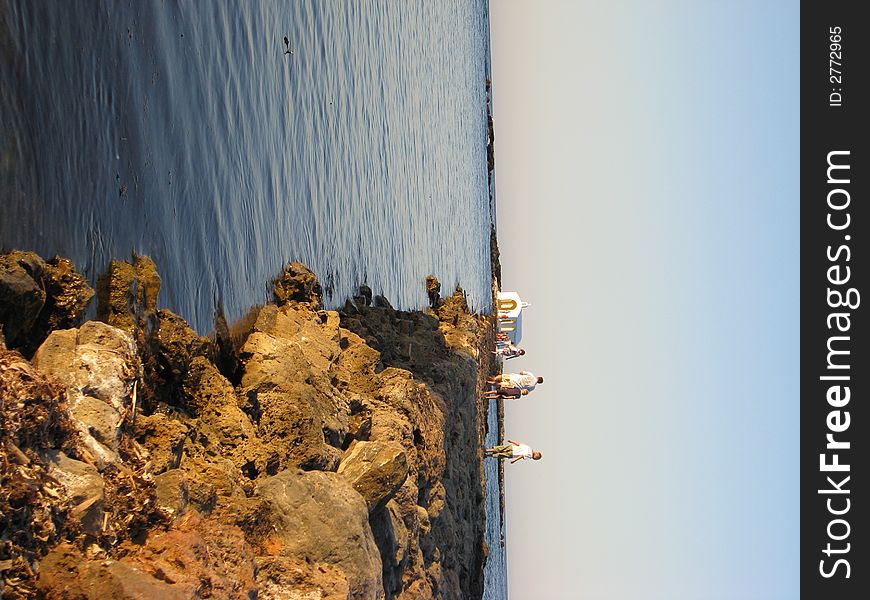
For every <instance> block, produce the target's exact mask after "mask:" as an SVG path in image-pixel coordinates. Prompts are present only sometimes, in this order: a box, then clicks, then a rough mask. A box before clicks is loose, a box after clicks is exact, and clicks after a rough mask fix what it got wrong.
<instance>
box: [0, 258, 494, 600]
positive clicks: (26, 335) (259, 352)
mask: <svg viewBox="0 0 870 600" xmlns="http://www.w3.org/2000/svg"><path fill="white" fill-rule="evenodd" d="M426 285H427V291H428V292H429V297H430V302H431V307H430V308H429V309H427V310H425V311H397V310H394V309H393V308H392V307H391V306H390V305H389V302H388V301H387V300H386V299H385V298H382V297H379V296H375V297H372V295H371V290H368V289H367V288H366V287H365V286H363V287H362V288H361V290H360V295H359V296H357V297H356V298H354V299H351V300H348V301H347V302H346V303H345V306H344V307H343V309H342V310H340V311H329V310H322V309H321V289H320V284H319V283H318V282H317V279H316V278H315V276H314V274H313V273H311V272H310V271H309V270H308V269H307V268H306V267H305V266H304V265H301V264H299V263H291V264H289V265H288V266H287V267H286V268H285V270H284V272H283V273H281V274H280V276H278V277H277V278H276V279H275V281H274V282H273V291H274V302H273V303H271V304H267V305H265V306H259V307H255V308H253V309H252V310H251V311H250V313H249V314H248V315H247V317H246V318H244V319H242V320H241V321H240V322H238V323H235V324H233V325H229V324H227V323H226V322H225V321H224V320H223V319H221V318H218V319H217V323H216V332H215V334H214V335H212V336H200V335H199V334H198V333H196V332H195V331H193V330H192V329H191V328H190V327H189V326H188V325H187V323H186V322H185V321H184V320H183V319H182V318H181V317H179V316H178V315H175V314H173V313H171V312H170V311H168V310H166V309H159V308H158V307H157V299H158V292H159V288H160V277H159V275H158V273H157V270H156V267H155V265H154V263H153V262H152V261H151V260H150V259H148V258H147V257H134V258H133V259H132V260H131V261H129V262H124V261H112V263H111V264H110V265H109V268H108V269H107V270H106V273H105V274H104V275H103V276H102V277H101V278H100V279H99V280H98V283H97V286H96V287H97V290H96V294H95V292H94V290H92V289H91V288H90V287H89V286H88V284H87V282H86V281H85V280H84V279H83V278H82V277H81V276H80V275H78V274H77V273H76V272H75V269H74V267H73V265H72V264H71V263H69V261H66V260H65V259H61V258H56V259H52V260H51V261H44V260H43V259H41V258H40V257H38V256H36V255H35V254H33V253H25V252H12V253H8V254H5V255H0V324H2V331H3V332H2V337H0V418H2V429H0V469H2V471H0V480H2V493H0V529H2V531H0V571H2V583H0V586H2V587H0V595H2V597H4V598H32V597H44V598H97V597H99V598H101V600H107V599H113V598H140V597H154V598H205V597H210V598H252V597H257V598H266V599H285V598H286V599H290V598H299V599H302V598H322V599H326V598H329V599H338V598H354V599H356V598H360V599H362V598H366V599H368V598H400V599H404V598H479V597H481V595H482V592H483V565H484V561H485V560H486V554H487V548H486V544H485V542H484V518H485V516H484V498H485V489H484V480H483V469H482V457H481V452H480V449H481V446H482V444H483V440H484V437H485V435H486V416H487V410H488V408H489V407H488V402H486V401H484V400H482V399H481V396H482V394H481V391H482V389H483V386H484V382H485V379H486V377H487V376H488V375H490V374H492V373H496V372H499V367H500V365H499V363H498V362H497V360H496V359H495V358H494V357H493V355H492V353H491V352H489V349H490V348H492V347H493V345H494V327H495V324H494V321H493V319H492V317H490V316H482V315H475V314H472V313H471V312H470V311H469V308H468V305H467V304H466V302H465V298H464V296H463V294H462V291H461V290H457V291H456V292H455V293H453V294H452V295H450V296H449V297H446V298H441V297H440V285H439V284H438V283H437V280H435V279H434V277H433V278H431V279H428V280H427V283H426ZM94 295H96V296H97V320H95V321H88V322H84V323H83V322H82V319H83V316H84V314H85V311H86V309H87V306H88V304H89V303H90V302H91V299H92V298H93V296H94Z"/></svg>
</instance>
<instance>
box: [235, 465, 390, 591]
mask: <svg viewBox="0 0 870 600" xmlns="http://www.w3.org/2000/svg"><path fill="white" fill-rule="evenodd" d="M256 498H257V499H258V500H259V502H258V503H257V505H256V506H254V507H253V508H252V510H253V511H254V512H255V517H256V523H257V525H258V529H259V530H261V531H263V532H264V534H265V537H266V539H265V540H264V545H271V546H272V547H273V548H275V549H276V551H275V552H274V554H275V555H278V556H282V557H291V558H297V559H302V560H305V561H306V562H309V563H328V564H330V565H332V566H333V567H334V568H336V570H338V571H340V573H341V575H343V577H344V578H345V579H346V580H347V585H348V588H349V594H348V595H347V598H355V599H356V598H358V599H363V598H365V599H369V598H371V599H375V598H383V596H384V591H383V584H382V580H381V557H380V552H379V550H378V547H377V546H376V545H375V540H374V537H373V536H372V531H371V527H370V526H369V520H368V517H369V511H368V508H367V507H366V503H365V502H364V501H363V499H362V497H361V496H360V495H359V494H358V493H357V492H356V490H354V489H353V487H351V485H350V483H348V482H347V481H346V480H345V478H344V477H342V476H340V475H337V474H336V473H324V472H319V471H308V472H305V471H283V472H281V473H279V474H277V475H275V476H274V477H270V478H268V479H266V480H264V481H262V482H260V483H259V484H258V485H257V490H256ZM269 540H272V541H271V543H269ZM259 579H260V576H259V575H258V580H259Z"/></svg>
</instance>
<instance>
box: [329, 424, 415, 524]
mask: <svg viewBox="0 0 870 600" xmlns="http://www.w3.org/2000/svg"><path fill="white" fill-rule="evenodd" d="M338 473H339V475H343V476H344V477H345V478H346V479H347V480H348V481H349V482H350V484H351V485H352V486H353V489H355V490H356V491H358V492H359V493H360V495H361V496H362V497H363V499H364V500H365V501H366V504H367V505H368V507H369V512H373V511H375V510H377V509H379V508H382V507H383V506H384V505H385V504H386V503H387V502H388V501H389V500H390V498H392V497H393V494H395V493H396V491H398V489H399V488H400V487H402V484H403V483H404V482H405V478H406V477H407V476H408V457H407V456H406V455H405V450H404V449H403V448H402V446H401V445H400V444H396V443H389V442H357V441H355V442H353V443H352V444H351V445H350V448H348V449H347V450H346V451H345V453H344V455H342V457H341V462H340V463H339V465H338Z"/></svg>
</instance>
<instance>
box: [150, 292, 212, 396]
mask: <svg viewBox="0 0 870 600" xmlns="http://www.w3.org/2000/svg"><path fill="white" fill-rule="evenodd" d="M156 317H157V318H156V327H155V329H154V332H153V336H152V339H153V349H154V355H155V357H156V359H157V368H158V370H159V371H160V374H161V376H162V377H163V378H164V379H165V380H166V381H167V382H171V383H175V384H177V383H180V382H181V380H182V379H184V376H185V374H186V373H187V369H188V368H189V367H190V363H191V361H192V360H193V359H194V358H196V357H198V356H201V357H206V358H210V357H211V356H212V355H213V354H214V350H213V345H212V342H211V340H209V339H208V338H206V337H201V336H199V335H197V333H196V332H195V331H194V330H193V329H192V328H191V327H190V325H188V324H187V321H185V320H184V319H182V318H181V317H179V316H178V315H176V314H174V313H172V312H171V311H168V310H166V309H160V310H158V311H157V312H156Z"/></svg>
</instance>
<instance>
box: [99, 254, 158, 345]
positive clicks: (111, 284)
mask: <svg viewBox="0 0 870 600" xmlns="http://www.w3.org/2000/svg"><path fill="white" fill-rule="evenodd" d="M159 291H160V275H158V274H157V267H156V265H155V264H154V261H152V260H151V259H150V258H148V257H147V256H135V257H134V258H133V263H132V264H131V263H128V262H125V261H120V260H113V261H112V262H110V263H109V266H108V268H107V269H106V272H105V273H104V274H103V275H101V276H100V277H99V278H98V279H97V318H98V319H99V320H101V321H103V322H105V323H108V324H109V325H112V326H114V327H118V328H119V329H123V330H124V331H127V332H128V333H133V331H134V330H135V328H136V325H137V324H139V323H143V322H144V319H145V318H146V317H147V316H148V315H149V314H153V313H154V311H155V310H156V309H157V294H158V293H159Z"/></svg>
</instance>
